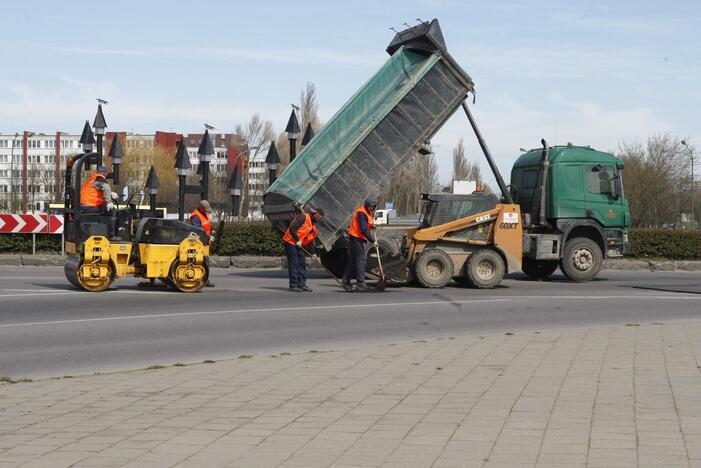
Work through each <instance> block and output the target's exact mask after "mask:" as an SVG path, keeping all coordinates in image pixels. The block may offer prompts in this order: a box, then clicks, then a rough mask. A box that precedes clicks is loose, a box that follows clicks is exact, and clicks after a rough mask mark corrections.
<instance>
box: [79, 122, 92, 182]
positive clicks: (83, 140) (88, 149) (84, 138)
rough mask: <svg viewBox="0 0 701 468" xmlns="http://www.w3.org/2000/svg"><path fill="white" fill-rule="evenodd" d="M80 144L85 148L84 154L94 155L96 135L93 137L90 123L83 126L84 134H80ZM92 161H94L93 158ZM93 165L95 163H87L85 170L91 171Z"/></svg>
mask: <svg viewBox="0 0 701 468" xmlns="http://www.w3.org/2000/svg"><path fill="white" fill-rule="evenodd" d="M78 143H80V144H81V146H82V147H83V152H84V153H85V154H88V153H92V148H93V145H94V144H95V135H93V133H92V130H91V129H90V122H88V121H87V120H86V121H85V125H84V126H83V133H81V134H80V141H79V142H78ZM90 159H92V157H91V158H90ZM91 163H92V164H91ZM92 165H94V161H86V164H85V170H86V171H89V170H90V168H91V166H92Z"/></svg>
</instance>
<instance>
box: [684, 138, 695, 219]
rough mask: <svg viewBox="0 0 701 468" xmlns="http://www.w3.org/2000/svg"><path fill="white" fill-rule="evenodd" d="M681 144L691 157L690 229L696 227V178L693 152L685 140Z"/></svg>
mask: <svg viewBox="0 0 701 468" xmlns="http://www.w3.org/2000/svg"><path fill="white" fill-rule="evenodd" d="M682 145H684V146H685V147H686V149H687V150H688V151H689V157H690V158H691V229H694V228H695V227H696V220H695V219H694V195H696V179H695V177H694V152H693V151H692V150H691V148H690V147H689V145H688V144H687V143H686V140H682Z"/></svg>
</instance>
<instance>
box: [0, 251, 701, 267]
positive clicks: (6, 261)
mask: <svg viewBox="0 0 701 468" xmlns="http://www.w3.org/2000/svg"><path fill="white" fill-rule="evenodd" d="M63 262H64V257H63V256H62V255H58V254H38V255H30V254H0V265H3V266H63ZM209 266H210V267H212V268H230V267H233V268H241V269H248V268H276V269H280V268H287V258H286V257H264V256H261V257H258V256H254V255H237V256H233V257H227V256H212V257H209ZM307 268H308V269H310V270H316V269H320V268H319V266H318V265H317V264H316V263H315V262H314V261H313V260H312V259H311V258H307ZM601 269H602V270H614V271H616V270H617V271H701V260H640V259H633V258H630V259H629V258H624V259H606V260H604V263H603V265H602V266H601Z"/></svg>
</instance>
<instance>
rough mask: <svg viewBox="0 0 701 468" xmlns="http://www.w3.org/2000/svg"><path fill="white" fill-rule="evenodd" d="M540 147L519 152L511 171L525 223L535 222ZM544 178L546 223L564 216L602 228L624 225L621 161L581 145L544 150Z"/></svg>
mask: <svg viewBox="0 0 701 468" xmlns="http://www.w3.org/2000/svg"><path fill="white" fill-rule="evenodd" d="M542 154H543V150H542V148H538V149H533V150H530V151H528V152H526V153H524V154H522V155H521V156H520V157H519V158H518V160H517V161H516V163H515V164H514V166H513V169H512V171H511V188H512V195H514V201H515V202H516V203H518V204H519V205H520V206H521V212H522V213H524V214H528V215H529V218H530V220H531V223H533V224H536V223H537V221H538V212H539V208H540V204H541V200H540V198H541V188H542V184H543V181H544V177H543V176H544V174H543V173H542V172H543V169H542V168H543V165H542ZM548 159H549V170H548V174H547V181H546V193H545V208H546V218H547V220H548V222H549V223H550V224H551V225H555V224H557V221H558V220H564V219H588V220H591V221H595V222H596V223H598V224H599V225H600V226H601V227H602V228H603V229H606V228H619V229H625V228H627V227H628V225H629V224H630V213H629V210H628V202H627V201H626V199H625V196H624V193H623V179H622V177H623V175H622V170H623V161H621V160H619V159H617V158H616V157H615V156H613V155H612V154H609V153H604V152H601V151H596V150H594V149H592V148H590V147H584V146H573V145H566V146H555V147H551V148H549V155H548Z"/></svg>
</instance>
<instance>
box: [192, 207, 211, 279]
mask: <svg viewBox="0 0 701 468" xmlns="http://www.w3.org/2000/svg"><path fill="white" fill-rule="evenodd" d="M211 212H212V206H211V205H210V204H209V202H208V201H207V200H200V204H199V205H198V206H197V208H195V210H194V211H193V212H192V213H191V214H190V224H192V225H193V226H195V227H198V228H200V229H202V230H203V231H204V232H205V234H207V236H208V237H209V245H210V246H211V245H212V218H211V217H210V216H209V215H210V213H211ZM207 259H209V257H207ZM206 287H208V288H213V287H214V283H212V282H211V281H209V279H207V284H206Z"/></svg>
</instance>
